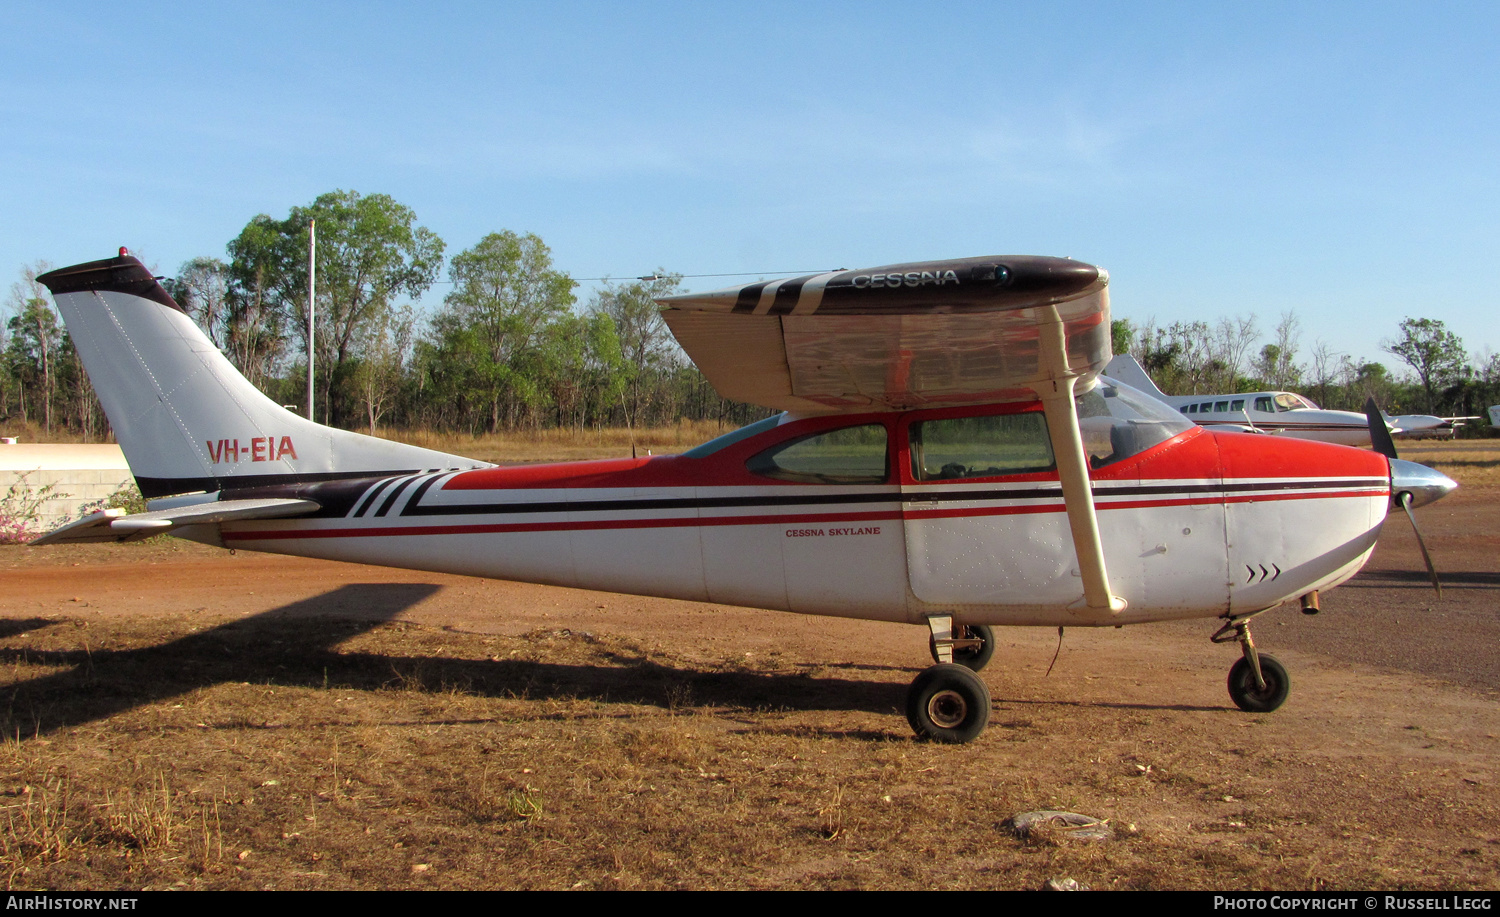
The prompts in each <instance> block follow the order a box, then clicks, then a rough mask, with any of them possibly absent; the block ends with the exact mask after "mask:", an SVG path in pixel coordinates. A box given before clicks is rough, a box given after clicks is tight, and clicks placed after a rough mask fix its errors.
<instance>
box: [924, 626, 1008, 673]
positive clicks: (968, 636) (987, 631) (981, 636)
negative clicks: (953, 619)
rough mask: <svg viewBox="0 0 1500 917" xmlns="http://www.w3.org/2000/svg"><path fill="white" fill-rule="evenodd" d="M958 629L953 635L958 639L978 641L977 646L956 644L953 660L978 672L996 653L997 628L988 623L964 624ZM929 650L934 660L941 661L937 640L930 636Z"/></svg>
mask: <svg viewBox="0 0 1500 917" xmlns="http://www.w3.org/2000/svg"><path fill="white" fill-rule="evenodd" d="M954 629H955V631H957V632H956V633H955V634H954V635H953V636H954V639H955V640H957V641H978V645H977V646H963V645H955V646H954V647H953V661H954V662H956V663H958V664H959V665H961V666H963V667H964V668H966V669H968V670H969V671H971V672H978V671H979V670H980V669H983V668H984V667H985V666H986V665H989V662H990V657H992V656H994V655H995V629H994V628H993V627H990V626H989V625H988V624H962V625H959V626H957V627H956V628H954ZM927 651H928V652H929V653H931V654H932V661H933V662H940V661H941V660H940V659H939V658H938V651H937V640H936V639H935V638H929V639H928V641H927Z"/></svg>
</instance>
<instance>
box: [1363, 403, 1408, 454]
mask: <svg viewBox="0 0 1500 917" xmlns="http://www.w3.org/2000/svg"><path fill="white" fill-rule="evenodd" d="M1365 419H1366V420H1368V421H1369V422H1370V448H1371V449H1374V450H1375V451H1376V452H1379V453H1380V454H1381V455H1383V456H1385V457H1386V458H1400V456H1398V455H1397V454H1396V443H1395V441H1394V440H1392V439H1391V430H1390V428H1389V427H1387V426H1386V425H1385V416H1384V415H1383V414H1381V413H1380V408H1379V407H1378V406H1377V405H1376V404H1375V397H1374V396H1373V395H1372V396H1370V397H1369V398H1366V399H1365Z"/></svg>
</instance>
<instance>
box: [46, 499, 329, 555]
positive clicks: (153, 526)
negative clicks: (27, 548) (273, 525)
mask: <svg viewBox="0 0 1500 917" xmlns="http://www.w3.org/2000/svg"><path fill="white" fill-rule="evenodd" d="M319 508H320V507H319V506H318V504H317V503H314V502H313V501H312V500H292V499H263V500H224V501H222V502H220V501H213V502H208V503H194V504H192V505H189V506H180V507H174V508H172V509H159V510H153V511H151V512H147V513H134V514H128V515H127V514H126V512H125V510H123V509H106V510H103V511H101V512H97V513H93V514H92V515H89V516H85V517H83V518H82V519H79V520H78V521H77V522H70V523H68V524H67V525H65V526H62V527H61V528H57V529H53V530H52V531H50V532H48V533H47V534H45V535H43V536H42V537H40V538H38V539H36V540H35V541H33V542H32V544H34V545H46V544H83V543H85V542H97V541H139V540H141V539H143V538H150V537H151V536H152V535H165V534H167V533H169V532H171V531H172V530H173V529H178V528H182V527H183V526H188V525H213V524H215V523H219V522H231V521H235V520H240V519H282V518H285V517H287V516H303V515H306V514H308V513H311V512H316V511H317V510H318V509H319Z"/></svg>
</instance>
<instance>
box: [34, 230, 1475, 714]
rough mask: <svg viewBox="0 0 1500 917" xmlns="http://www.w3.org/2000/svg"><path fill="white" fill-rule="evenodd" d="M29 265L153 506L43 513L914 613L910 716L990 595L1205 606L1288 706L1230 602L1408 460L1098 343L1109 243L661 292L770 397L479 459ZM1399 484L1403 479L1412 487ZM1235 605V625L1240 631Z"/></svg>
mask: <svg viewBox="0 0 1500 917" xmlns="http://www.w3.org/2000/svg"><path fill="white" fill-rule="evenodd" d="M39 279H40V280H41V281H42V282H43V283H45V284H47V286H48V287H50V288H51V290H52V292H53V295H54V297H55V298H56V301H57V305H58V308H59V309H60V310H61V311H62V314H63V317H64V319H65V320H66V322H67V325H68V329H69V332H70V333H71V335H72V337H73V340H74V342H75V344H76V346H77V348H78V352H79V354H80V356H81V357H82V358H83V361H84V364H85V366H86V367H87V369H88V372H89V375H90V376H91V378H92V379H93V382H94V387H95V390H96V391H97V392H98V394H99V398H100V400H101V401H102V402H103V405H104V408H105V411H106V412H107V413H108V415H109V418H110V422H111V424H112V426H113V428H114V431H115V435H116V437H117V438H118V440H119V442H120V445H121V447H122V448H123V449H124V451H125V454H126V457H127V458H128V459H129V461H130V465H131V469H132V470H133V472H134V473H135V476H136V481H137V482H138V483H139V485H140V488H141V491H142V493H143V494H144V495H146V496H147V497H148V498H151V501H150V511H149V512H145V513H140V514H136V515H123V514H122V513H121V512H120V511H118V510H112V511H106V512H104V513H99V514H96V515H93V516H90V517H88V518H86V519H83V520H80V521H79V522H77V523H74V524H72V525H70V526H67V527H64V528H61V529H58V530H57V531H54V532H52V533H50V534H48V535H46V536H44V537H43V538H41V539H40V540H39V541H38V542H37V543H38V544H48V543H60V542H68V541H102V540H130V539H133V538H141V537H145V536H148V535H154V534H160V533H170V534H174V535H179V536H181V537H185V538H192V539H195V540H198V541H204V542H208V543H210V544H215V545H221V546H224V547H231V548H243V549H251V550H260V551H273V552H280V553H285V554H299V555H306V556H312V557H326V558H333V559H337V560H346V561H358V562H363V563H373V564H386V565H390V566H398V567H410V568H414V569H420V570H433V571H442V572H447V573H463V574H472V575H475V576H487V577H497V578H504V579H513V580H524V581H530V582H538V583H550V584H554V585H560V586H576V587H582V588H588V589H602V590H609V591H614V592H629V593H635V594H640V595H653V596H664V597H668V598H677V599H693V600H697V601H703V602H715V603H722V604H731V605H744V606H751V607H756V608H772V609H781V610H785V611H794V612H799V613H804V614H817V615H842V616H847V617H855V618H871V619H876V620H884V621H900V622H905V623H910V624H915V625H918V626H921V627H923V628H924V629H925V630H926V632H927V634H928V637H929V645H930V648H931V651H932V654H933V657H934V658H935V660H936V661H937V663H938V664H937V665H934V666H933V667H931V668H929V669H926V670H925V671H923V672H922V673H921V674H920V675H919V676H918V677H917V679H916V680H915V681H914V682H913V683H912V686H911V688H910V691H909V693H908V699H907V717H908V719H909V720H910V722H911V725H912V727H913V728H914V729H915V730H916V732H917V733H918V734H919V735H921V736H925V737H929V738H932V739H936V740H939V741H948V742H962V741H968V740H970V739H973V738H974V737H975V736H977V735H979V733H980V732H981V730H983V728H984V726H985V724H986V722H987V721H988V717H989V712H990V694H989V690H988V688H987V687H986V686H985V683H984V682H983V681H982V680H981V679H980V678H979V677H978V676H977V675H976V674H975V672H977V671H978V670H979V669H980V668H982V667H983V665H984V664H985V662H986V661H988V659H989V658H990V655H991V654H992V653H993V652H994V639H993V634H992V632H991V629H990V628H991V625H1038V626H1047V627H1063V626H1069V627H1098V626H1117V625H1123V624H1137V623H1143V622H1147V621H1161V620H1166V619H1171V618H1191V617H1217V618H1221V619H1223V621H1224V625H1223V627H1221V628H1220V629H1219V632H1218V634H1215V635H1214V636H1215V639H1216V640H1218V639H1223V640H1227V639H1233V638H1235V637H1237V638H1238V640H1239V643H1240V646H1241V648H1242V657H1243V658H1241V659H1240V660H1239V661H1237V662H1236V663H1235V665H1234V667H1233V668H1232V669H1231V670H1230V675H1229V690H1230V694H1231V696H1232V697H1233V699H1234V702H1235V703H1236V704H1238V705H1239V706H1240V707H1242V708H1244V709H1246V710H1257V711H1267V710H1273V709H1275V708H1276V707H1278V706H1280V705H1281V703H1282V702H1283V701H1284V700H1285V699H1286V696H1287V692H1288V689H1289V686H1290V682H1289V680H1288V677H1287V674H1286V670H1285V669H1284V668H1283V667H1282V666H1281V665H1280V664H1278V663H1277V662H1276V661H1275V660H1274V659H1273V658H1271V657H1270V656H1267V655H1264V654H1258V653H1257V652H1256V649H1255V645H1254V643H1253V642H1252V640H1251V637H1250V627H1249V622H1250V619H1251V618H1253V617H1254V616H1255V615H1258V614H1260V613H1261V612H1263V611H1266V610H1267V609H1270V608H1274V607H1276V606H1277V605H1279V604H1281V603H1282V602H1285V601H1288V600H1290V599H1296V598H1298V597H1301V599H1302V602H1303V605H1304V608H1308V609H1312V608H1316V605H1317V593H1318V591H1319V590H1322V589H1328V588H1331V587H1333V586H1336V585H1338V584H1340V583H1342V582H1344V581H1345V580H1346V579H1348V578H1349V577H1351V576H1353V575H1354V573H1355V572H1356V571H1357V570H1358V569H1359V568H1360V566H1361V565H1362V564H1363V563H1364V562H1365V559H1366V558H1368V557H1369V555H1370V551H1371V550H1372V549H1373V548H1374V546H1375V540H1376V536H1377V535H1378V534H1379V532H1380V526H1381V523H1382V522H1383V521H1384V520H1385V517H1386V512H1387V509H1388V508H1389V507H1390V506H1391V504H1392V498H1393V494H1399V495H1400V496H1401V499H1402V500H1403V501H1406V502H1410V503H1418V504H1419V503H1423V502H1428V501H1430V500H1433V499H1437V498H1438V497H1440V496H1442V495H1443V494H1445V493H1447V492H1448V491H1449V490H1451V489H1452V488H1453V487H1454V486H1455V485H1454V484H1453V482H1452V481H1450V480H1448V479H1447V478H1445V477H1443V476H1442V475H1440V474H1438V473H1436V472H1434V471H1431V470H1430V469H1427V468H1425V467H1423V466H1421V465H1415V464H1412V463H1410V462H1401V461H1399V460H1388V459H1387V458H1386V456H1384V455H1380V454H1376V453H1373V452H1365V451H1360V450H1357V449H1347V448H1341V447H1337V446H1329V445H1324V444H1320V443H1306V442H1295V441H1284V440H1273V439H1270V438H1268V437H1262V436H1250V435H1244V434H1235V433H1219V432H1211V431H1206V430H1203V429H1201V428H1199V427H1197V426H1195V425H1193V424H1192V423H1190V422H1188V421H1187V420H1186V419H1185V418H1184V417H1183V416H1182V415H1181V414H1179V413H1178V412H1176V411H1174V410H1171V409H1170V408H1168V407H1166V406H1165V405H1163V404H1161V403H1160V402H1159V401H1156V400H1154V399H1152V398H1149V397H1147V396H1144V395H1142V394H1140V393H1139V392H1136V391H1134V390H1132V389H1130V388H1128V387H1127V386H1125V385H1120V384H1116V383H1113V382H1110V381H1107V380H1105V379H1101V378H1100V376H1099V371H1100V370H1101V369H1102V368H1103V367H1104V365H1105V363H1106V362H1107V361H1108V360H1109V356H1110V353H1109V341H1110V335H1109V306H1108V297H1107V289H1106V286H1107V283H1108V275H1106V274H1105V273H1104V272H1103V271H1101V270H1099V269H1097V268H1095V267H1091V266H1090V265H1087V264H1081V263H1079V262H1076V261H1071V260H1066V259H1058V258H1038V257H993V258H969V259H963V260H954V261H935V262H924V263H920V264H901V265H894V266H890V267H883V268H873V269H870V270H858V271H837V272H833V273H827V274H819V275H814V276H807V277H798V278H795V279H791V280H782V281H776V282H771V283H753V284H748V285H745V286H740V287H734V288H730V289H727V290H720V291H716V292H711V293H701V294H685V295H680V296H671V297H667V298H666V299H663V300H662V301H661V304H662V305H663V306H664V308H665V318H666V321H667V323H668V324H669V325H670V326H671V328H672V331H673V332H674V333H675V334H676V335H677V338H678V340H679V341H681V342H682V345H683V347H684V348H686V350H687V352H688V354H689V355H690V356H692V357H693V359H694V360H695V362H696V363H697V364H698V366H699V367H700V368H701V369H702V370H703V372H704V373H705V374H706V375H707V376H708V378H709V380H710V381H712V382H713V383H714V385H715V386H716V387H717V388H718V389H719V391H720V392H721V393H722V394H723V395H725V396H726V397H729V398H734V399H739V400H743V401H749V402H754V403H756V404H761V405H767V406H770V407H773V408H777V409H780V410H782V411H785V412H786V413H783V414H780V415H779V416H776V417H772V418H769V419H767V420H764V421H761V422H759V423H755V424H751V425H750V426H748V427H745V428H743V429H740V430H737V431H735V432H733V433H730V434H728V435H725V436H721V437H719V438H718V439H715V440H713V441H711V442H708V443H705V444H704V445H702V446H699V447H698V448H696V449H693V450H692V451H690V452H687V453H685V454H683V455H677V456H658V457H654V458H643V459H615V460H606V461H595V462H573V463H567V464H557V465H535V466H522V467H511V468H497V467H493V466H489V465H486V464H484V463H482V462H476V461H471V460H468V459H463V458H459V457H457V456H453V455H445V454H442V453H438V452H432V451H429V450H426V449H419V448H415V447H412V446H406V445H402V444H399V443H391V442H386V441H382V440H376V439H371V438H369V437H365V436H361V435H359V434H356V433H350V432H346V431H343V430H335V429H330V428H328V427H323V426H319V425H318V424H315V423H313V422H312V421H310V420H307V419H305V418H302V417H299V416H297V415H295V414H292V413H289V412H288V411H286V410H283V409H282V408H281V407H280V406H278V405H276V404H274V403H273V402H271V401H270V400H269V399H267V398H266V397H264V396H263V395H261V394H260V392H258V391H257V390H256V389H255V388H254V386H252V385H251V384H250V383H249V382H248V381H246V380H245V379H244V377H242V376H241V375H240V374H239V373H238V372H236V371H235V369H234V367H233V366H231V365H230V363H229V361H228V360H226V359H225V358H224V356H223V355H222V354H221V353H220V352H219V351H218V350H217V349H216V348H215V347H214V345H213V344H212V343H210V341H209V340H208V338H206V337H205V336H204V335H203V333H202V332H201V331H200V330H199V329H198V327H197V326H196V325H195V324H194V322H193V320H192V319H191V318H190V317H189V316H188V315H186V314H184V313H183V311H182V310H181V309H180V308H179V307H178V306H177V304H176V303H175V302H173V301H172V298H171V297H170V296H168V295H167V293H166V292H165V291H164V290H163V289H162V288H161V286H160V285H158V284H157V282H156V280H155V279H153V278H152V276H151V274H150V273H149V272H148V271H147V270H146V269H145V268H144V267H143V266H142V265H141V264H140V263H139V262H138V261H136V260H135V259H134V258H132V257H128V256H125V255H123V254H122V256H121V257H118V258H111V259H108V260H104V261H96V262H92V263H89V264H81V265H78V266H76V267H69V268H63V269H62V270H58V271H53V272H52V273H49V274H45V275H43V276H42V277H41V278H39ZM1407 495H1412V498H1411V499H1408V497H1407ZM1230 635H1233V636H1232V637H1231V636H1230Z"/></svg>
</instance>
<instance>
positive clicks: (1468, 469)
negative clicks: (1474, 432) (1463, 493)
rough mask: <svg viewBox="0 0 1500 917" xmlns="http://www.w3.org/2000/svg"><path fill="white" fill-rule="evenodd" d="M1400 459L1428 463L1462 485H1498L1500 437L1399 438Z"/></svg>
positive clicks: (1499, 478)
mask: <svg viewBox="0 0 1500 917" xmlns="http://www.w3.org/2000/svg"><path fill="white" fill-rule="evenodd" d="M1396 451H1397V452H1398V453H1399V454H1400V455H1401V457H1402V458H1404V459H1407V460H1409V461H1413V462H1421V463H1422V464H1423V465H1430V466H1432V467H1433V468H1436V469H1437V470H1438V471H1441V472H1442V473H1443V474H1446V475H1447V476H1448V477H1450V478H1452V479H1453V480H1455V481H1457V482H1458V483H1459V485H1460V486H1464V487H1493V486H1495V485H1500V438H1492V439H1457V440H1448V441H1443V440H1400V441H1398V442H1397V443H1396Z"/></svg>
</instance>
